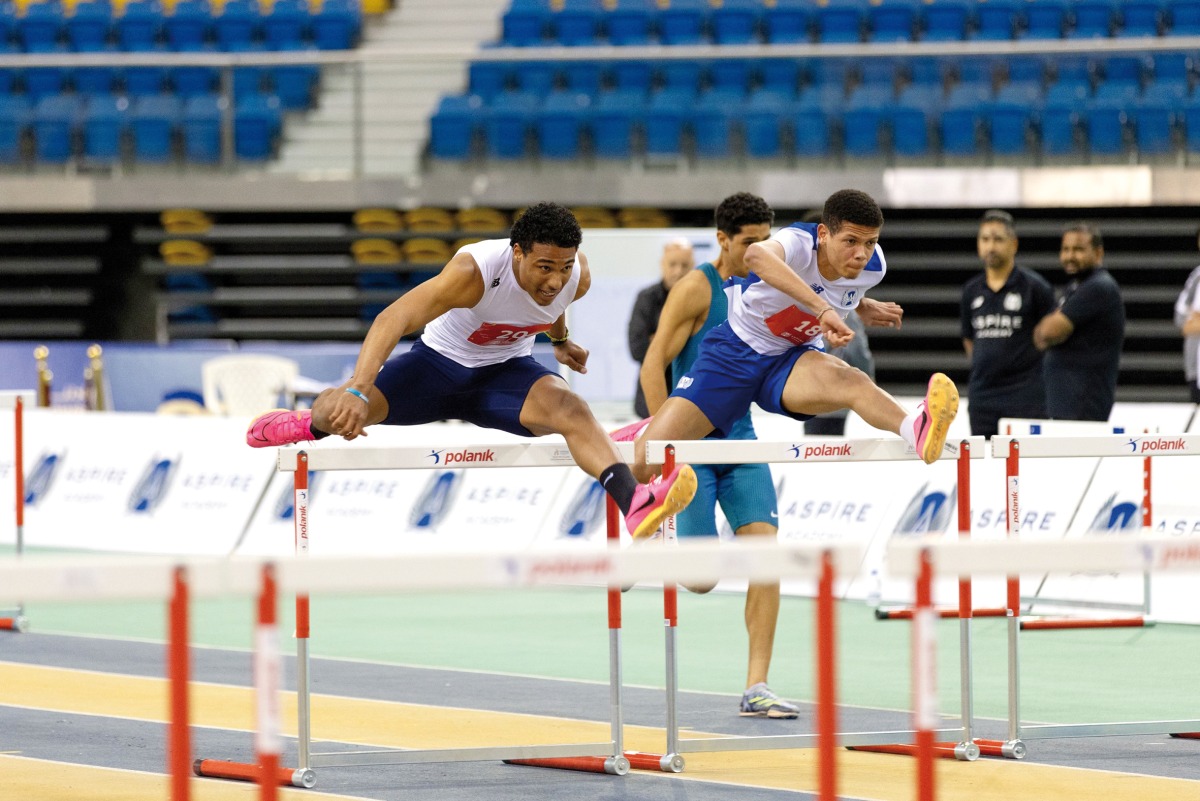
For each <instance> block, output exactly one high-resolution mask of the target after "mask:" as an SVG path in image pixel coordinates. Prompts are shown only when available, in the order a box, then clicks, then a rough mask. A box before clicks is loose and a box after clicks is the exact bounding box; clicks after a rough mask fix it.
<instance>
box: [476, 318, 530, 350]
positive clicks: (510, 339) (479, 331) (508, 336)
mask: <svg viewBox="0 0 1200 801" xmlns="http://www.w3.org/2000/svg"><path fill="white" fill-rule="evenodd" d="M549 330H550V324H549V323H547V324H546V325H525V326H520V325H510V324H508V323H484V324H483V325H481V326H479V327H478V328H476V329H475V333H473V334H471V336H469V337H467V341H468V342H472V343H474V344H476V345H512V344H513V343H515V342H520V341H521V340H523V339H525V338H527V337H532V336H537V335H538V334H540V333H541V332H543V331H549Z"/></svg>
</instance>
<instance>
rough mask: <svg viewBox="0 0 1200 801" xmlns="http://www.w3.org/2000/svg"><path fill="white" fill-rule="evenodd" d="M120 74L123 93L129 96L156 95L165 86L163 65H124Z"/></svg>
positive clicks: (165, 75) (165, 78)
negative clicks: (122, 82)
mask: <svg viewBox="0 0 1200 801" xmlns="http://www.w3.org/2000/svg"><path fill="white" fill-rule="evenodd" d="M122 74H123V76H124V84H125V94H127V95H129V96H130V97H140V96H146V95H157V94H159V93H161V92H163V91H164V90H165V89H166V87H167V70H166V68H165V67H126V68H125V69H124V70H122Z"/></svg>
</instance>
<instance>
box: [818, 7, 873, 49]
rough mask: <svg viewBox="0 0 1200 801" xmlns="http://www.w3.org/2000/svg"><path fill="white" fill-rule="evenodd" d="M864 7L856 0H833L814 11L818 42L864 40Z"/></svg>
mask: <svg viewBox="0 0 1200 801" xmlns="http://www.w3.org/2000/svg"><path fill="white" fill-rule="evenodd" d="M862 12H863V9H862V7H861V6H860V5H859V4H858V3H857V2H855V0H832V1H831V2H830V3H828V4H827V5H824V6H817V7H816V8H815V9H814V11H813V17H814V27H815V30H816V39H817V41H818V42H827V43H828V42H843V43H845V42H859V41H862V24H863V19H862Z"/></svg>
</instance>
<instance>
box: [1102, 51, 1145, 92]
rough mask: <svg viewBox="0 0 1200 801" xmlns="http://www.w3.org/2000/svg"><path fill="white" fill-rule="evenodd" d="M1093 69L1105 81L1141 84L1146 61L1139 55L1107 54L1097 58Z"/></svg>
mask: <svg viewBox="0 0 1200 801" xmlns="http://www.w3.org/2000/svg"><path fill="white" fill-rule="evenodd" d="M1094 71H1095V72H1097V73H1099V74H1100V76H1101V77H1102V78H1103V80H1106V81H1110V82H1111V81H1119V82H1122V83H1131V84H1134V85H1135V86H1141V84H1142V78H1143V75H1144V73H1145V71H1146V62H1145V59H1143V58H1141V57H1140V56H1108V57H1107V58H1101V59H1098V60H1097V62H1096V65H1095V67H1094Z"/></svg>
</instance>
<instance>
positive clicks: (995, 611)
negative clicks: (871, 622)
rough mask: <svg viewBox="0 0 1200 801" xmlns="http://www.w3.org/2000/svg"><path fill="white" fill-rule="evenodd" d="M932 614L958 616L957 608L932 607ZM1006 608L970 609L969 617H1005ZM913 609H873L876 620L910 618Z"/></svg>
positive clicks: (942, 616) (946, 616)
mask: <svg viewBox="0 0 1200 801" xmlns="http://www.w3.org/2000/svg"><path fill="white" fill-rule="evenodd" d="M933 612H934V614H935V615H937V616H938V617H940V618H956V617H958V609H957V608H945V609H934V610H933ZM1007 616H1008V610H1007V609H1005V608H1004V607H1002V606H1000V607H986V608H983V609H972V610H971V617H1007ZM912 618H913V610H912V608H911V607H907V606H897V607H892V608H884V607H880V608H878V609H876V610H875V619H876V620H912Z"/></svg>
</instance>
